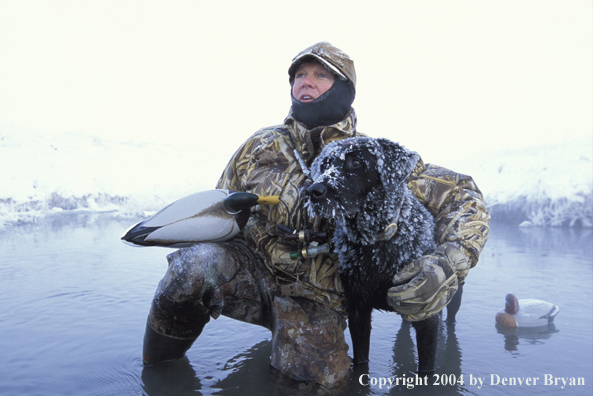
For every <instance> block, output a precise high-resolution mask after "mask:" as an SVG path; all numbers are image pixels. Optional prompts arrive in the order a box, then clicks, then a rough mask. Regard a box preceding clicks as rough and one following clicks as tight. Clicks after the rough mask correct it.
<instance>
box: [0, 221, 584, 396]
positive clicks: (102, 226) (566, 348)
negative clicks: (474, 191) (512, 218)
mask: <svg viewBox="0 0 593 396" xmlns="http://www.w3.org/2000/svg"><path fill="white" fill-rule="evenodd" d="M131 223H133V220H132V221H130V220H128V221H118V220H113V219H110V218H108V217H107V216H105V215H77V216H67V215H62V216H54V217H51V218H48V219H47V220H45V221H43V222H42V223H39V224H35V225H26V226H17V227H12V228H9V229H7V230H5V231H3V232H0V260H1V261H0V306H1V307H2V308H1V310H0V351H1V353H0V394H2V395H44V396H46V395H77V396H79V395H149V396H157V395H200V394H202V395H210V394H217V395H246V394H249V395H251V394H253V395H278V394H282V395H287V396H288V395H297V394H306V393H307V391H306V390H303V389H299V388H298V386H297V385H295V384H291V383H288V382H286V381H284V380H283V379H282V378H279V377H278V376H277V375H276V374H275V373H274V372H273V370H271V369H270V366H269V355H270V348H271V343H270V335H269V332H268V331H267V330H265V329H263V328H260V327H256V326H253V325H249V324H245V323H241V322H236V321H233V320H230V319H227V318H224V317H221V318H219V319H218V320H216V321H211V322H210V324H209V325H207V326H206V329H205V330H204V332H203V334H202V335H201V337H200V338H199V339H198V341H197V342H196V343H195V345H194V346H193V347H192V349H191V350H190V351H189V352H188V354H187V358H185V359H182V360H181V361H178V362H175V363H171V364H167V365H163V366H160V367H154V368H149V369H144V368H143V367H142V363H141V359H140V354H141V347H142V338H143V334H144V326H145V323H146V316H147V314H148V309H149V307H150V302H151V300H152V296H153V294H154V291H155V289H156V286H157V284H158V282H159V280H160V279H161V277H162V276H163V274H164V272H165V269H166V260H165V255H166V254H167V253H169V252H170V251H171V250H169V249H164V248H132V247H129V246H127V245H124V244H122V243H121V242H120V241H119V236H120V235H121V234H122V232H123V230H125V229H126V228H127V227H128V226H129V225H130V224H131ZM592 250H593V249H592V233H591V230H590V229H589V230H588V229H581V230H569V229H540V228H534V229H519V228H517V227H516V226H512V225H505V224H496V223H495V224H493V227H492V232H491V237H490V240H489V241H488V244H487V246H486V248H485V249H484V252H483V253H482V257H481V260H480V263H479V264H478V266H477V267H476V268H475V269H473V270H471V271H470V275H469V277H468V279H467V284H466V287H465V292H464V296H463V303H462V307H461V310H460V312H459V314H458V316H457V324H456V326H455V327H447V326H445V325H443V326H442V327H441V333H440V347H439V355H438V361H437V363H438V365H439V368H438V370H437V374H438V375H439V377H438V378H439V379H445V378H446V380H447V382H448V384H447V385H438V386H437V385H433V386H425V385H418V386H414V387H413V388H409V387H408V386H405V385H401V384H400V385H399V386H394V387H392V388H391V389H388V387H387V385H385V386H381V387H380V385H382V381H387V379H388V378H391V379H392V380H393V379H394V378H396V377H399V378H403V377H404V375H405V376H406V378H408V377H410V376H411V372H412V371H413V370H414V369H415V362H414V359H415V352H414V351H415V346H414V342H415V341H414V334H413V330H410V326H408V325H407V324H405V323H402V321H401V319H400V318H399V317H398V316H397V315H394V314H386V313H378V312H376V313H375V314H374V315H373V335H372V343H371V356H370V359H371V361H370V363H369V365H368V366H365V367H356V368H355V369H354V370H353V372H352V376H351V380H350V382H349V383H348V385H347V388H346V389H344V390H343V394H348V395H350V394H352V395H354V394H360V395H380V394H410V395H425V394H443V395H466V394H470V395H506V394H513V395H535V394H540V393H542V392H545V393H546V394H552V395H556V394H557V395H591V394H592V393H593V389H592V386H591V384H592V381H593V374H592V371H593V330H592V329H593V295H592V288H593V287H592V284H593V273H592V268H593V253H592ZM508 292H514V293H515V294H517V296H518V297H519V298H520V299H521V298H538V299H543V300H547V301H551V302H554V303H555V304H557V305H559V306H560V309H561V312H560V314H559V315H558V317H557V318H556V321H555V325H554V326H551V327H550V328H547V329H539V330H538V331H531V332H519V333H517V334H503V333H501V330H499V329H497V328H496V327H495V325H494V315H495V313H496V312H497V311H498V310H499V309H501V308H502V307H503V305H504V296H505V294H506V293H508ZM347 338H349V336H347ZM348 341H349V340H348ZM546 375H547V376H546ZM470 376H471V379H473V380H476V379H478V378H482V379H483V380H484V384H483V385H482V387H481V388H479V387H478V386H479V383H478V384H472V383H470ZM461 377H462V378H463V380H464V384H463V385H460V384H459V379H460V378H461ZM552 377H553V378H560V377H565V378H571V377H574V378H577V379H578V378H582V380H584V382H585V385H578V386H568V385H567V386H565V388H564V389H562V381H561V380H559V382H558V385H546V384H545V379H546V378H548V379H549V378H552ZM513 378H514V379H513ZM527 378H539V380H537V382H536V385H526V384H525V381H526V379H527ZM361 379H362V382H363V385H361V384H360V382H359V381H360V380H361ZM497 379H498V380H499V381H500V383H499V384H498V385H494V384H493V382H492V381H494V383H496V380H497ZM519 379H521V381H522V385H519V383H518V381H519ZM433 380H434V379H430V381H429V383H432V382H433ZM504 380H506V381H515V383H514V384H511V385H503V384H502V383H503V381H504ZM450 382H455V384H454V385H451V384H450ZM435 390H436V391H437V392H436V393H435Z"/></svg>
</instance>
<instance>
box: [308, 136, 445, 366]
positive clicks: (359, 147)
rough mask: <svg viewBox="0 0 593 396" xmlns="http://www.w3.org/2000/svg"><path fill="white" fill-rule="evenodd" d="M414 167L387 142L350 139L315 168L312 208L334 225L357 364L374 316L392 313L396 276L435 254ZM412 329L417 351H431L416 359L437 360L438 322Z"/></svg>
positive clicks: (411, 158)
mask: <svg viewBox="0 0 593 396" xmlns="http://www.w3.org/2000/svg"><path fill="white" fill-rule="evenodd" d="M418 159H419V157H418V155H417V154H416V153H414V152H411V151H408V150H406V149H405V148H403V147H402V146H400V145H398V144H396V143H394V142H392V141H390V140H388V139H371V138H351V139H345V140H339V141H336V142H332V143H330V144H328V145H327V146H326V147H325V149H324V150H323V151H322V152H321V154H320V155H319V157H318V158H317V159H316V160H315V161H314V162H313V165H312V169H311V175H312V177H313V181H314V184H313V185H312V186H311V187H309V189H308V192H309V196H310V201H309V208H310V210H311V211H312V212H313V213H314V214H315V215H318V216H321V217H325V218H330V219H334V221H335V232H334V237H333V240H332V243H333V247H334V251H335V252H337V253H338V255H339V269H340V277H341V280H342V284H343V285H344V289H345V290H346V296H347V298H348V315H349V327H350V332H351V335H352V342H353V347H354V361H355V363H360V362H365V361H368V348H369V341H370V331H371V323H370V321H371V311H372V310H373V308H376V309H382V310H393V309H392V308H391V307H390V306H389V305H388V304H387V290H388V289H389V288H390V287H392V286H393V284H392V278H393V276H394V275H395V274H396V273H397V271H398V270H399V269H400V268H402V267H403V266H404V265H405V264H408V263H410V262H411V261H413V260H414V259H416V258H418V257H420V256H422V255H424V254H427V253H430V252H432V251H433V250H434V249H435V248H436V245H435V242H434V227H435V224H434V220H433V218H432V215H431V214H430V213H429V212H428V210H427V209H426V208H424V206H422V204H421V203H420V202H418V200H417V199H416V198H415V197H414V195H413V194H412V192H411V191H410V190H409V189H408V187H407V185H406V178H407V177H408V176H409V175H410V173H411V172H412V170H414V168H415V166H416V163H417V162H418ZM394 225H395V226H394ZM414 325H415V327H416V330H417V336H418V337H419V338H418V345H419V347H420V348H423V345H430V348H429V349H431V352H430V353H428V356H429V357H428V358H424V357H423V356H426V353H421V352H422V351H421V350H420V349H419V355H420V356H421V357H420V359H425V360H426V359H433V360H434V353H433V352H432V347H434V350H436V330H435V329H434V327H435V320H434V319H432V318H430V319H427V320H424V321H421V322H414ZM436 326H437V328H438V321H437V322H436ZM433 333H434V334H433ZM433 335H434V337H433ZM432 338H434V339H432ZM419 363H420V365H421V366H423V367H426V364H428V366H430V364H431V362H419ZM432 364H433V365H434V361H433V362H432Z"/></svg>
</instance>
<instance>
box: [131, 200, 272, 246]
mask: <svg viewBox="0 0 593 396" xmlns="http://www.w3.org/2000/svg"><path fill="white" fill-rule="evenodd" d="M279 202H280V201H279V197H278V196H267V197H260V196H258V195H255V194H250V193H246V192H234V191H230V190H207V191H202V192H199V193H195V194H192V195H188V196H187V197H184V198H181V199H179V200H177V201H175V202H173V203H172V204H169V205H168V206H166V207H165V208H163V209H161V210H160V211H159V212H158V213H157V214H155V215H154V216H152V217H151V218H150V219H148V220H145V221H142V222H140V223H138V224H135V225H133V226H132V227H130V228H129V229H128V230H127V231H126V232H125V233H124V235H123V236H122V237H121V239H122V240H123V241H124V243H127V244H130V245H132V246H163V247H172V248H179V247H187V246H192V245H195V244H197V243H200V242H224V241H227V240H229V239H231V238H232V237H234V236H235V235H237V234H238V233H239V231H241V230H242V229H243V227H245V224H247V220H248V219H249V215H250V212H251V207H252V206H255V205H276V204H278V203H279Z"/></svg>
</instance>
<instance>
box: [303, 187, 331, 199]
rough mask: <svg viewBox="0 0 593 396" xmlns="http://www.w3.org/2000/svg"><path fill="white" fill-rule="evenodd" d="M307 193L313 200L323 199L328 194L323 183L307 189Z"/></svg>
mask: <svg viewBox="0 0 593 396" xmlns="http://www.w3.org/2000/svg"><path fill="white" fill-rule="evenodd" d="M307 192H308V193H309V195H310V196H311V198H313V199H317V200H319V199H321V198H323V197H325V195H326V194H327V188H326V187H325V186H324V185H323V184H321V183H315V184H313V185H312V186H311V187H309V188H308V189H307Z"/></svg>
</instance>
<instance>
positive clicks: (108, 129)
mask: <svg viewBox="0 0 593 396" xmlns="http://www.w3.org/2000/svg"><path fill="white" fill-rule="evenodd" d="M591 21H592V4H591V2H590V1H577V0H575V1H570V2H566V1H539V0H535V1H459V0H453V1H447V2H441V1H423V2H410V1H375V2H369V3H365V5H362V4H361V3H360V2H359V1H342V2H331V1H301V2H298V3H290V4H285V3H283V2H277V1H257V2H242V1H234V0H232V1H225V2H206V1H175V2H164V1H103V2H96V1H62V0H58V1H52V2H41V1H19V2H7V1H5V2H2V3H0V64H1V65H2V66H1V67H0V92H2V95H0V126H2V128H3V129H2V131H4V132H5V133H8V132H10V131H14V130H17V129H19V128H20V129H22V128H26V129H31V130H33V131H38V132H40V133H43V134H54V133H62V132H81V133H87V134H91V135H94V136H99V137H104V138H110V139H117V140H121V141H135V142H171V141H175V142H182V143H183V144H184V145H185V144H187V145H190V146H191V145H199V146H203V147H209V149H208V150H207V153H208V154H207V155H210V156H212V157H218V156H222V157H224V158H228V157H229V156H230V155H231V154H232V153H233V152H234V151H235V150H236V148H237V147H238V145H239V144H240V143H241V142H243V141H244V140H245V139H246V138H247V137H248V136H249V135H251V134H252V133H253V132H254V131H256V130H257V129H259V128H261V127H263V126H268V125H274V124H278V123H281V122H282V120H283V119H284V117H285V116H286V114H287V112H288V110H289V107H290V98H289V84H288V75H287V69H288V66H289V64H290V61H291V59H292V57H294V56H295V55H296V54H297V53H298V52H299V51H301V50H302V49H304V48H305V47H308V46H309V45H312V44H313V43H315V42H318V41H329V42H331V43H332V44H334V45H336V46H337V47H339V48H340V49H342V50H343V51H345V52H346V53H348V54H349V55H350V57H351V58H352V59H353V60H354V61H355V65H356V68H357V74H358V85H357V97H356V100H355V102H354V108H355V109H356V111H357V114H358V118H359V130H360V131H362V132H365V133H367V134H369V135H371V136H376V137H388V138H391V139H393V140H395V141H399V142H401V143H403V144H404V145H406V147H409V148H411V149H413V150H416V151H419V152H420V153H421V154H422V155H423V157H424V158H426V159H428V160H429V161H430V162H438V163H442V164H445V165H447V164H446V162H447V161H448V160H449V159H450V158H453V157H464V156H467V155H468V154H470V153H474V152H477V151H496V150H499V149H501V148H509V147H521V146H529V145H532V144H533V143H534V142H537V143H550V144H553V143H557V142H566V141H568V140H571V139H573V138H579V137H583V136H590V135H591V133H592V130H593V121H592V114H591V109H592V108H593V99H592V87H593V83H592V73H591V70H592V68H593V66H592V36H593V34H592V22H591ZM7 131H8V132H7Z"/></svg>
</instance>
